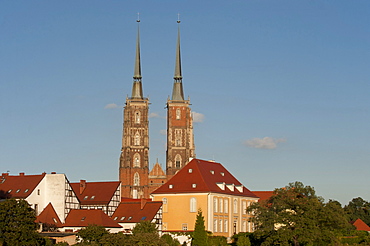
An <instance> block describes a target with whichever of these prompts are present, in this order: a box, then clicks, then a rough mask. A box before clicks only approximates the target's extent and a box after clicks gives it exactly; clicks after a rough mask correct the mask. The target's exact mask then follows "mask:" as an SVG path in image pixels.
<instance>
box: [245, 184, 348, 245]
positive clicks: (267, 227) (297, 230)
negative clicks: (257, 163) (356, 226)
mask: <svg viewBox="0 0 370 246" xmlns="http://www.w3.org/2000/svg"><path fill="white" fill-rule="evenodd" d="M248 211H249V212H251V213H252V214H254V216H253V217H252V218H251V221H252V222H253V223H254V226H255V228H256V231H255V236H256V237H257V238H260V239H263V243H262V245H295V246H298V245H330V244H333V243H338V242H339V235H340V234H341V233H342V232H343V231H344V230H351V229H352V226H351V225H350V224H349V223H348V222H347V220H346V217H345V214H344V210H343V209H342V208H341V206H340V204H338V202H335V201H329V202H328V203H324V201H323V199H322V198H321V197H319V196H317V195H316V193H315V190H314V189H313V188H312V187H310V186H304V185H303V184H302V183H301V182H295V183H290V184H289V185H288V186H286V187H285V188H281V189H276V190H275V191H274V195H273V196H271V197H270V198H269V199H268V200H266V201H265V202H261V203H254V204H252V205H251V206H250V207H249V208H248Z"/></svg>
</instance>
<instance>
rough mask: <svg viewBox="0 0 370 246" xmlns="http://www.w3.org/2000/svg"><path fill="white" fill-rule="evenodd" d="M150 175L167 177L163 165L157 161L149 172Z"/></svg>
mask: <svg viewBox="0 0 370 246" xmlns="http://www.w3.org/2000/svg"><path fill="white" fill-rule="evenodd" d="M149 177H152V178H153V177H163V178H166V174H165V173H164V171H163V169H162V167H161V165H159V163H156V164H155V165H154V167H153V169H152V171H150V173H149Z"/></svg>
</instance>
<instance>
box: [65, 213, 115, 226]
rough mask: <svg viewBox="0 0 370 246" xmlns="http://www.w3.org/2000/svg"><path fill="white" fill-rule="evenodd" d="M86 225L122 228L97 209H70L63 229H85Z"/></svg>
mask: <svg viewBox="0 0 370 246" xmlns="http://www.w3.org/2000/svg"><path fill="white" fill-rule="evenodd" d="M88 225H99V226H104V227H111V228H119V227H122V226H120V225H119V224H118V223H117V222H115V221H114V220H112V219H111V218H110V217H109V216H108V215H106V214H105V213H104V212H103V211H102V210H99V209H72V210H71V211H70V212H69V214H68V216H67V218H66V222H65V224H64V227H86V226H88Z"/></svg>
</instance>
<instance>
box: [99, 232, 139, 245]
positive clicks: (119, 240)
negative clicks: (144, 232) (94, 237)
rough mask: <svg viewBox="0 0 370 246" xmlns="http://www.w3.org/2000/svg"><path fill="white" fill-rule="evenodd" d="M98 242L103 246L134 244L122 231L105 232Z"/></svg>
mask: <svg viewBox="0 0 370 246" xmlns="http://www.w3.org/2000/svg"><path fill="white" fill-rule="evenodd" d="M99 242H100V244H101V245H104V246H125V245H134V242H133V241H132V239H131V236H129V235H125V234H123V233H122V232H119V233H109V234H106V235H104V236H103V237H102V238H101V239H100V241H99Z"/></svg>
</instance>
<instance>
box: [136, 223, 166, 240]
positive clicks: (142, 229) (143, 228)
mask: <svg viewBox="0 0 370 246" xmlns="http://www.w3.org/2000/svg"><path fill="white" fill-rule="evenodd" d="M132 240H133V242H134V243H135V244H134V245H148V246H156V245H158V246H159V245H164V242H163V241H162V240H161V239H160V237H159V234H158V230H157V226H156V224H154V223H152V222H150V221H140V222H139V223H137V224H136V226H135V227H134V228H133V229H132Z"/></svg>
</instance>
